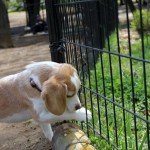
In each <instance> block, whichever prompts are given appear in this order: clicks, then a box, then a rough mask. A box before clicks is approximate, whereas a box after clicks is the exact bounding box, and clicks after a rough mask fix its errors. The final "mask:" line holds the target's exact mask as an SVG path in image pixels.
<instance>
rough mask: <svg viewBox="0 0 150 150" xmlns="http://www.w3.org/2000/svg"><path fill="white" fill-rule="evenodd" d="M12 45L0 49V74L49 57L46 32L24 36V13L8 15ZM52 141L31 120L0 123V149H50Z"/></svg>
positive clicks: (19, 69)
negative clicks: (11, 46) (12, 46)
mask: <svg viewBox="0 0 150 150" xmlns="http://www.w3.org/2000/svg"><path fill="white" fill-rule="evenodd" d="M9 18H10V25H11V32H12V38H13V43H14V48H8V49H0V78H1V77H4V76H6V75H10V74H14V73H16V72H20V71H21V70H23V69H24V66H25V65H27V64H29V63H31V62H32V61H46V60H50V59H51V58H50V53H49V43H48V35H47V34H45V33H44V34H42V35H31V34H28V35H26V36H23V33H24V26H25V24H26V22H25V14H24V13H19V14H16V13H13V14H11V15H9ZM50 149H51V144H50V142H49V141H48V140H47V139H46V138H45V137H44V135H43V133H42V132H41V129H40V128H39V127H38V125H37V124H36V123H35V122H33V121H32V120H30V121H27V122H23V123H17V124H0V150H50Z"/></svg>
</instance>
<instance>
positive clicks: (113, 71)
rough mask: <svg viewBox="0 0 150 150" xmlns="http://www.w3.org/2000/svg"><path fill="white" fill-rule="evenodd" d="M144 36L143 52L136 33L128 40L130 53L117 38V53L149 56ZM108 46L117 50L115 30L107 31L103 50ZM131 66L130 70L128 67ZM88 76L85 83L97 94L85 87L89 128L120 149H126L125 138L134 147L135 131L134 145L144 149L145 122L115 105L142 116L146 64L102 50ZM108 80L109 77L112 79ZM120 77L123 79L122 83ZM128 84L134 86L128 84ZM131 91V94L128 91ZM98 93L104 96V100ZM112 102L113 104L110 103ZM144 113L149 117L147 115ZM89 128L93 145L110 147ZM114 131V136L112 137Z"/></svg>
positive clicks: (149, 67)
mask: <svg viewBox="0 0 150 150" xmlns="http://www.w3.org/2000/svg"><path fill="white" fill-rule="evenodd" d="M147 39H150V36H147V35H146V36H144V47H145V49H144V55H143V51H142V44H141V43H142V42H141V38H140V37H136V39H134V40H133V41H134V42H133V43H131V53H130V50H129V45H128V41H127V39H121V38H120V39H119V40H120V41H119V43H120V54H123V55H126V56H130V54H131V55H132V57H135V58H139V59H141V60H142V59H143V56H144V57H145V60H149V59H150V48H149V47H148V46H149V45H148V44H147V42H148V40H147ZM131 41H132V37H131ZM109 45H110V46H109ZM108 49H110V51H112V52H115V53H118V46H117V38H116V33H115V32H114V33H112V34H111V35H110V37H109V44H108V43H107V42H106V46H105V50H106V51H107V50H108ZM110 58H111V61H110ZM119 61H120V64H119ZM144 65H145V70H146V86H147V93H148V94H147V97H145V89H144V78H145V77H144V69H143V66H144ZM120 67H121V70H120ZM131 67H132V69H133V71H131ZM131 76H133V78H131ZM89 78H90V80H89ZM89 78H87V80H86V86H87V87H89V88H90V89H92V90H93V91H95V92H98V93H99V95H96V94H95V92H90V91H89V90H86V91H85V92H86V103H87V105H88V109H91V110H92V112H93V114H92V115H93V120H92V121H91V122H89V125H90V126H91V128H94V129H95V131H96V132H97V133H99V134H100V135H102V136H103V137H104V138H106V139H108V140H109V142H110V143H113V144H114V145H115V146H116V147H119V148H120V149H122V150H125V149H126V148H125V147H126V145H125V141H126V142H127V147H128V149H129V150H135V149H136V137H135V134H137V141H138V148H139V149H140V150H146V149H147V143H148V141H147V132H146V129H147V126H146V123H145V122H144V121H142V120H141V119H138V118H134V115H132V114H131V113H129V112H127V111H123V109H121V108H119V107H118V106H117V105H119V106H122V107H124V108H126V109H127V110H129V111H130V112H132V113H134V111H135V113H136V114H137V115H139V116H141V117H143V118H146V115H145V112H146V108H145V99H146V98H147V99H148V103H149V104H148V105H149V106H150V101H149V98H150V64H149V63H145V64H144V63H143V62H142V61H139V60H132V61H131V60H130V59H129V58H126V57H121V58H120V59H119V57H118V56H116V55H109V54H108V53H105V52H103V53H100V57H99V59H98V61H97V63H96V65H95V69H91V70H90V72H89ZM111 80H113V83H112V82H111ZM121 80H122V81H123V82H122V83H121ZM132 85H133V87H134V89H133V88H132ZM133 92H134V97H133V95H132V93H133ZM100 95H102V96H104V97H107V100H106V99H105V98H104V97H102V96H100ZM109 100H110V101H109ZM113 102H115V103H116V104H117V105H114V104H113ZM133 105H134V107H133ZM134 108H135V110H134ZM148 117H149V119H150V116H148ZM99 119H100V120H99ZM124 120H125V122H124ZM135 125H136V128H135ZM89 132H90V138H91V140H92V142H93V143H94V145H95V146H96V148H97V149H106V150H109V149H110V150H112V149H113V147H112V146H110V145H109V144H108V142H106V141H105V140H104V139H102V138H99V137H98V136H97V134H96V132H94V131H93V130H92V129H91V130H89ZM116 135H117V137H118V138H116ZM125 135H126V138H125Z"/></svg>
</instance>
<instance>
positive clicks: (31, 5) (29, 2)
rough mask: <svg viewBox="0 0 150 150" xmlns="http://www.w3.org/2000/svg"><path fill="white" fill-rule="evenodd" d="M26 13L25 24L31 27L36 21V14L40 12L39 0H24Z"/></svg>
mask: <svg viewBox="0 0 150 150" xmlns="http://www.w3.org/2000/svg"><path fill="white" fill-rule="evenodd" d="M25 6H26V7H25V9H26V13H27V26H29V27H32V26H34V25H35V23H36V18H37V15H39V12H40V0H25Z"/></svg>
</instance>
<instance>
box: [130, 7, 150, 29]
mask: <svg viewBox="0 0 150 150" xmlns="http://www.w3.org/2000/svg"><path fill="white" fill-rule="evenodd" d="M141 18H142V28H143V30H144V31H147V30H150V12H149V11H148V10H144V9H143V10H142V11H141V12H140V11H139V10H137V11H135V12H134V13H133V21H132V23H131V26H132V27H133V28H134V29H136V30H137V31H140V30H141Z"/></svg>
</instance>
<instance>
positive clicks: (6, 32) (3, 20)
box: [0, 0, 13, 48]
mask: <svg viewBox="0 0 150 150" xmlns="http://www.w3.org/2000/svg"><path fill="white" fill-rule="evenodd" d="M8 47H13V43H12V39H11V33H10V25H9V20H8V12H7V9H6V6H5V3H4V0H0V48H8Z"/></svg>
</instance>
